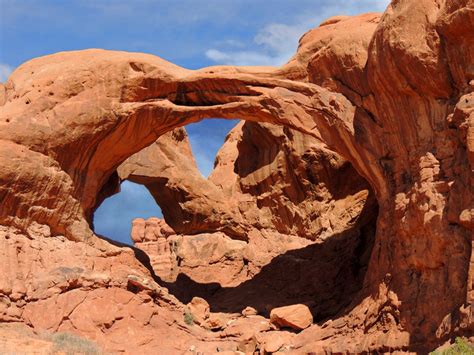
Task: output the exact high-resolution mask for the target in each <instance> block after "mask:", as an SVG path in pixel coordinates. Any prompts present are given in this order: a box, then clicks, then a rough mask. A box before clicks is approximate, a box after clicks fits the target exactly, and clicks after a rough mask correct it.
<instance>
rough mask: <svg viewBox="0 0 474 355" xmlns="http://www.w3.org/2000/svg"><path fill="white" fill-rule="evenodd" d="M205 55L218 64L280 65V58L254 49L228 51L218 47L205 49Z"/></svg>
mask: <svg viewBox="0 0 474 355" xmlns="http://www.w3.org/2000/svg"><path fill="white" fill-rule="evenodd" d="M206 57H207V58H209V59H211V60H212V61H214V62H216V63H219V64H226V65H280V64H281V58H279V57H278V56H276V57H275V56H272V55H269V54H265V53H259V52H256V51H228V52H223V51H220V50H218V49H209V50H207V51H206Z"/></svg>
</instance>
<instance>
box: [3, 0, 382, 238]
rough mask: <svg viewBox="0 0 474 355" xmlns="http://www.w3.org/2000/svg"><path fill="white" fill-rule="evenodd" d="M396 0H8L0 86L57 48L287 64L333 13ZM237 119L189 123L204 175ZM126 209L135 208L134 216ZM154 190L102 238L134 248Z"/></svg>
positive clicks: (108, 216)
mask: <svg viewBox="0 0 474 355" xmlns="http://www.w3.org/2000/svg"><path fill="white" fill-rule="evenodd" d="M388 2H389V1H388V0H319V1H318V0H286V1H283V0H205V1H204V0H21V1H19V0H0V81H5V80H6V79H7V78H8V75H9V74H10V72H11V71H12V70H14V68H15V67H17V66H18V65H20V64H21V63H23V62H25V61H27V60H29V59H31V58H35V57H38V56H42V55H47V54H51V53H55V52H59V51H66V50H77V49H85V48H105V49H114V50H125V51H135V52H146V53H151V54H155V55H158V56H160V57H162V58H164V59H167V60H169V61H171V62H173V63H175V64H178V65H181V66H183V67H186V68H190V69H196V68H201V67H204V66H209V65H213V64H232V65H280V64H283V63H284V62H286V61H287V60H288V59H289V58H290V57H291V56H292V55H293V54H294V52H295V49H296V46H297V43H298V39H299V37H301V35H302V34H303V33H304V32H306V31H307V30H309V29H311V28H313V27H316V26H317V25H318V24H319V23H320V22H321V21H322V20H324V19H326V18H328V17H330V16H333V15H341V14H345V15H354V14H359V13H363V12H372V11H383V10H384V9H385V7H386V6H387V4H388ZM235 124H236V122H235V121H225V120H207V121H203V122H201V123H198V124H195V125H192V126H189V127H188V128H189V129H188V133H189V136H190V140H191V144H192V147H193V151H194V153H195V155H196V160H197V163H198V166H199V168H200V169H201V172H202V173H203V175H205V176H207V174H208V173H209V172H210V170H211V169H212V164H213V161H214V157H215V154H216V152H217V150H218V148H219V147H220V145H221V144H222V142H223V141H224V137H225V135H226V134H227V132H228V131H229V130H230V129H231V128H232V127H233V126H234V125H235ZM122 206H127V209H126V211H124V209H123V208H122ZM159 213H160V212H159V208H158V207H157V206H156V204H155V203H154V201H153V199H152V198H151V197H150V196H149V194H148V193H147V191H146V190H145V189H144V188H143V187H141V186H138V185H135V184H132V183H124V184H123V185H122V192H121V193H120V194H119V195H117V196H114V197H111V198H110V199H108V200H106V201H105V202H104V204H103V205H102V206H101V207H100V209H99V210H98V211H97V213H96V217H95V225H96V230H97V231H98V232H99V233H102V234H105V235H107V236H108V237H110V238H113V239H116V240H120V241H124V242H129V241H130V238H129V234H130V233H129V232H130V222H131V220H132V219H133V218H134V217H148V216H152V215H157V214H159Z"/></svg>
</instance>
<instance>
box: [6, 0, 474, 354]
mask: <svg viewBox="0 0 474 355" xmlns="http://www.w3.org/2000/svg"><path fill="white" fill-rule="evenodd" d="M473 23H474V3H473V1H472V0H453V1H444V0H417V1H415V0H397V1H393V2H392V4H391V5H390V6H389V7H388V9H387V11H386V12H385V13H384V14H383V15H382V16H379V15H377V14H368V15H361V16H356V17H351V18H333V19H330V20H328V21H326V22H325V23H323V24H322V26H321V27H318V28H315V29H314V30H312V31H310V32H308V33H307V34H305V35H304V36H303V37H302V39H301V41H300V45H299V48H298V51H297V53H296V55H295V56H294V57H293V58H292V60H291V61H290V62H289V63H288V64H286V65H284V66H283V67H281V68H266V67H265V68H260V67H255V68H238V67H212V68H204V69H201V70H198V71H190V70H186V69H183V68H179V67H177V66H175V65H173V64H171V63H168V62H166V61H164V60H161V59H159V58H157V57H154V56H151V55H145V54H137V53H124V52H110V51H101V50H87V51H80V52H64V53H58V54H54V55H51V56H46V57H42V58H38V59H34V60H32V61H30V62H27V63H25V64H23V65H22V66H20V67H19V68H18V69H17V70H16V71H15V72H14V73H13V74H12V75H11V77H10V78H9V80H8V81H7V82H6V83H5V85H1V86H0V105H1V109H0V164H1V166H2V169H1V170H0V201H1V203H0V224H1V225H2V227H1V230H0V234H1V238H0V242H1V243H2V247H1V249H0V261H1V263H0V268H1V274H2V277H1V278H0V293H1V304H0V305H1V307H0V319H1V320H3V321H9V322H23V323H25V324H27V325H30V326H32V327H34V328H35V329H47V330H51V331H71V332H74V333H77V334H80V335H84V336H87V337H89V338H91V339H95V340H97V341H98V342H99V343H100V344H102V345H103V346H104V347H105V349H107V350H108V351H119V350H125V351H129V352H133V351H137V349H139V351H140V352H151V351H153V349H157V348H158V347H160V349H164V351H170V352H172V351H174V352H176V351H178V350H179V351H186V350H189V349H193V351H207V352H211V353H212V351H216V349H217V348H219V349H220V350H223V349H227V347H229V348H232V347H233V349H234V350H235V349H236V348H237V347H238V346H246V345H248V344H250V343H251V341H253V340H252V339H255V343H258V344H263V345H261V346H262V347H264V346H266V345H265V344H267V343H268V344H270V343H271V341H270V338H271V337H272V336H273V335H272V334H273V333H272V331H270V329H271V325H269V323H268V321H266V320H265V319H263V318H261V317H260V316H251V317H247V316H246V317H236V318H235V319H229V320H228V321H227V322H225V324H226V325H227V326H226V328H225V329H223V330H220V331H219V332H212V331H209V330H207V329H205V328H202V327H199V326H188V325H186V323H185V322H184V320H183V312H184V311H185V308H184V305H183V304H182V303H181V302H180V301H179V300H178V299H176V298H175V297H174V296H170V295H169V294H168V293H167V291H166V289H165V288H164V287H163V285H160V284H158V283H156V281H159V280H154V279H153V277H152V274H151V272H150V265H149V261H148V260H147V258H146V255H144V254H143V253H142V252H140V251H139V250H132V249H130V248H124V247H121V246H114V245H112V244H111V243H109V242H107V241H105V240H101V239H99V238H98V237H97V236H95V235H94V233H93V231H92V229H91V222H92V216H93V212H94V209H95V208H96V207H97V206H98V204H99V203H100V202H101V201H102V200H103V198H104V197H106V196H108V195H110V194H111V193H113V192H114V191H115V188H116V186H117V180H118V175H117V174H116V171H117V168H118V167H119V166H120V165H121V164H122V163H123V162H124V161H125V160H126V159H127V158H129V157H130V156H132V155H133V154H135V153H137V152H139V151H140V150H142V149H143V148H145V147H147V146H149V145H151V144H153V143H154V142H155V141H156V140H157V138H158V137H159V136H161V135H162V134H165V133H166V132H169V131H171V130H173V129H175V128H178V127H180V126H183V125H185V124H187V123H190V122H195V121H198V120H200V119H202V118H205V117H222V118H236V117H237V118H241V119H245V120H248V121H253V122H258V123H262V122H263V123H272V124H274V125H280V126H285V127H288V128H291V129H294V130H296V131H299V132H301V133H305V134H308V135H310V136H312V137H314V138H315V139H317V140H319V141H322V142H324V144H325V145H326V146H327V147H328V148H329V149H331V150H334V151H335V152H337V153H338V154H339V155H340V156H341V157H342V158H343V159H345V160H347V161H348V162H349V163H350V164H351V165H352V167H353V168H354V169H355V171H357V173H358V174H359V175H360V176H362V177H363V178H364V179H365V180H366V181H367V182H368V184H369V185H370V188H371V189H372V191H373V192H374V195H375V198H376V200H377V203H378V206H379V214H378V218H377V224H376V235H375V241H374V248H373V250H372V252H371V256H370V260H369V262H368V265H367V272H366V274H365V278H364V283H363V287H362V289H361V290H360V291H359V293H358V296H357V297H355V298H354V300H353V302H352V303H351V304H350V305H348V306H347V307H346V308H344V309H342V310H341V311H340V312H339V313H337V314H336V315H332V316H331V317H332V318H331V319H329V320H326V321H325V322H324V323H322V322H320V323H318V324H314V325H312V326H310V327H308V328H307V329H305V330H303V331H302V332H300V333H298V334H293V333H291V334H286V333H284V332H280V333H279V335H278V336H279V337H283V336H284V334H286V335H285V344H282V346H288V347H289V348H288V349H289V350H291V349H292V350H294V351H297V352H298V351H299V352H303V351H314V352H321V351H327V352H363V351H388V350H407V349H408V350H419V351H426V350H429V349H432V348H434V347H436V346H437V345H439V344H441V343H442V342H444V341H445V340H447V339H449V337H451V336H454V335H456V334H458V335H468V336H469V335H472V334H473V314H472V312H473V311H472V308H473V297H474V293H473V277H472V275H473V273H474V262H473V256H472V255H473V253H472V249H473V248H472V246H473V228H474V223H473V220H474V212H473V211H474V201H473V193H472V186H473V176H474V173H473V170H474V158H473V154H474V153H473V152H474V140H473V137H474V133H473V132H474V108H473V106H474V94H473V90H474V84H473V83H474V73H473V66H472V63H473V62H474V32H473V31H472V27H473V26H472V24H473ZM256 129H257V128H256ZM285 139H286V138H285ZM259 143H262V144H263V143H264V142H259ZM259 146H260V144H259ZM246 148H249V147H246ZM282 149H283V148H282ZM244 165H245V164H244ZM244 171H245V169H244V170H243V171H242V170H240V173H241V174H242V173H243V172H244ZM251 175H252V174H251ZM299 176H302V175H299ZM255 177H257V176H255V175H254V177H252V178H250V180H248V181H246V179H245V176H242V175H239V178H240V182H239V185H240V188H241V189H242V190H241V191H239V193H240V192H243V193H244V194H247V193H248V194H250V195H252V189H253V187H254V186H261V187H265V186H266V187H267V188H269V187H270V184H264V185H263V186H262V185H259V184H258V180H254V178H255ZM214 178H215V179H216V180H214V181H215V182H217V181H218V175H216V176H215V177H214ZM214 178H213V179H214ZM210 180H211V182H212V179H210ZM280 181H281V180H280ZM213 183H214V182H213ZM246 186H247V187H249V189H248V190H245V187H246ZM225 187H226V186H222V188H221V189H222V191H226V188H225ZM243 187H244V188H243ZM197 193H199V191H198V192H197ZM216 193H220V192H219V189H217V192H216ZM254 196H256V198H257V200H258V196H259V192H258V193H257V194H256V195H255V194H254ZM265 196H266V195H264V200H265V198H266V197H265ZM251 201H255V200H251ZM268 202H270V204H272V205H273V206H278V208H280V207H281V206H285V205H286V204H287V203H290V205H291V204H292V203H294V200H292V199H290V202H287V201H285V203H283V204H282V203H281V201H278V199H276V200H274V199H273V198H269V199H267V200H265V203H268ZM335 202H336V199H335V201H334V203H335ZM216 206H218V205H216ZM188 208H189V206H187V205H186V204H184V206H183V207H182V209H181V210H182V211H183V212H186V213H184V214H183V216H182V217H180V218H181V221H183V222H189V223H190V224H191V225H193V224H194V225H195V226H196V228H198V230H200V231H202V228H203V226H204V227H205V224H203V221H205V218H204V219H203V218H201V217H199V218H198V219H197V220H193V219H192V218H191V219H190V218H189V217H188V216H187V213H188V212H187V209H188ZM191 210H192V209H191ZM252 210H253V209H252V208H249V209H248V210H247V212H251V211H252ZM245 211H246V210H245V209H244V211H243V212H242V211H239V213H237V214H236V213H235V211H234V210H232V209H230V210H229V211H227V210H226V209H225V208H224V209H223V210H222V209H221V210H218V213H219V214H221V215H222V216H225V218H227V216H230V217H229V218H230V219H228V221H229V222H226V223H225V225H222V224H221V223H220V222H219V221H222V219H221V217H219V218H218V219H217V223H216V224H215V226H217V227H215V228H216V229H218V230H221V231H223V232H225V231H226V230H230V231H232V233H233V235H232V236H233V237H234V238H235V237H238V238H240V239H245V238H244V236H245V231H243V230H241V227H242V228H243V226H245V227H248V226H252V227H254V226H255V224H254V223H260V221H259V218H251V217H249V215H248V214H246V213H245ZM297 211H299V210H297ZM269 213H270V214H269V216H278V214H274V211H272V208H271V207H270V208H269ZM239 214H240V215H242V219H243V220H239V219H237V220H233V218H234V217H235V216H239ZM203 216H204V217H206V214H204V215H203ZM304 216H308V215H307V214H304ZM225 218H224V220H225ZM285 221H286V220H285ZM210 222H212V223H215V221H213V220H212V219H211V220H210ZM170 223H171V224H173V223H172V222H170ZM176 225H182V226H185V225H186V223H182V224H179V223H177V224H176ZM266 226H270V227H273V228H275V229H276V230H280V229H283V230H285V229H288V230H290V231H289V233H297V232H298V233H299V232H301V233H303V234H304V233H305V231H308V230H309V229H308V228H306V227H305V228H302V229H303V230H302V231H296V230H292V229H291V228H289V227H288V226H287V225H285V224H284V223H283V224H281V225H280V224H279V223H276V222H275V221H273V220H272V221H271V222H270V221H269V222H268V224H267V225H266ZM182 228H185V227H182ZM213 228H214V227H213ZM311 228H313V227H311ZM296 229H298V228H296ZM331 239H332V238H330V240H331ZM334 248H336V249H335V250H337V243H336V244H335V245H334ZM312 255H313V254H312ZM308 259H309V260H311V257H310V256H308ZM311 265H312V264H311V263H308V267H311ZM280 270H281V272H282V273H284V271H285V270H287V268H286V267H284V266H283V267H281V269H280ZM250 290H252V288H250ZM105 310H106V311H105ZM43 314H46V315H47V316H46V317H45V316H40V315H43ZM213 317H218V316H213ZM255 317H257V318H255ZM258 317H260V318H258ZM228 322H230V323H228ZM262 337H265V339H263V338H262ZM124 339H126V341H124ZM239 341H244V344H243V345H242V344H240V343H239V344H237V343H238V342H239ZM270 348H271V347H270ZM272 349H273V348H272Z"/></svg>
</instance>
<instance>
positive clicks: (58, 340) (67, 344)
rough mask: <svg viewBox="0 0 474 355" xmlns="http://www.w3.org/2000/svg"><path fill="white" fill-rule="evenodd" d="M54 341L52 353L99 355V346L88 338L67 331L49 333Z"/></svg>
mask: <svg viewBox="0 0 474 355" xmlns="http://www.w3.org/2000/svg"><path fill="white" fill-rule="evenodd" d="M51 341H52V342H53V343H54V348H53V353H58V352H61V353H65V354H66V355H76V354H84V355H99V354H100V353H101V352H100V350H99V347H98V346H97V345H96V344H94V343H93V342H91V341H90V340H87V339H84V338H81V337H78V336H76V335H73V334H69V333H55V334H53V335H51Z"/></svg>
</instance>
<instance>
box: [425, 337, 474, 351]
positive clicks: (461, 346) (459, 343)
mask: <svg viewBox="0 0 474 355" xmlns="http://www.w3.org/2000/svg"><path fill="white" fill-rule="evenodd" d="M431 355H474V344H470V343H468V342H467V341H466V340H465V339H463V338H456V340H455V341H454V344H453V345H451V346H450V347H449V348H447V349H444V350H442V351H434V352H432V353H431Z"/></svg>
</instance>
